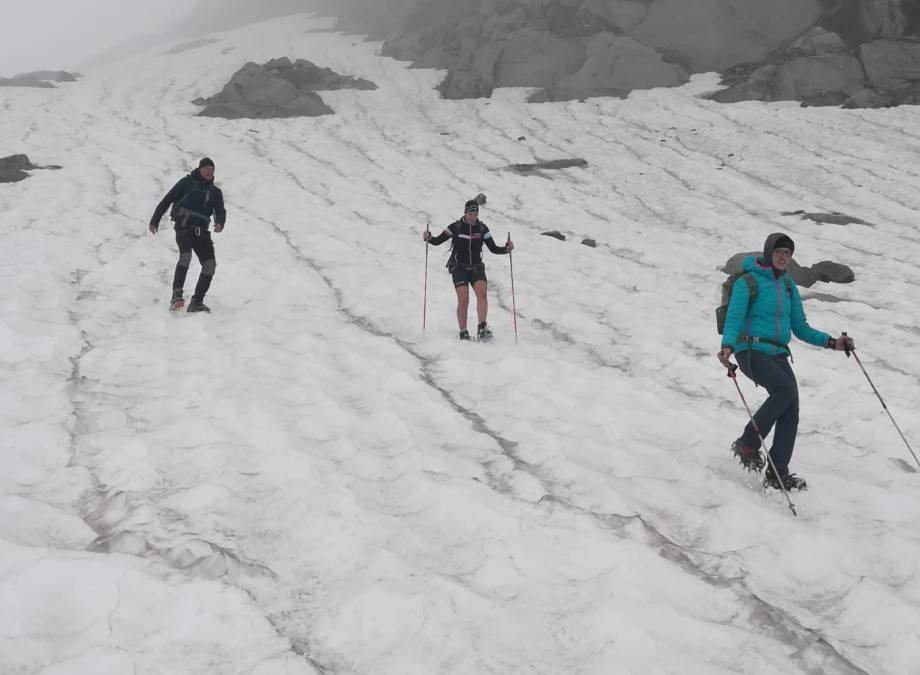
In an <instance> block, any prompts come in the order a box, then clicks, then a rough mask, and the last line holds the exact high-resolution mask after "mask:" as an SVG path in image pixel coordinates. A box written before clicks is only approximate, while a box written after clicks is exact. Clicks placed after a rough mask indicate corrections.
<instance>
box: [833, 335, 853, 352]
mask: <svg viewBox="0 0 920 675" xmlns="http://www.w3.org/2000/svg"><path fill="white" fill-rule="evenodd" d="M827 347H828V349H835V350H837V351H838V352H851V351H853V350H854V349H855V348H856V347H855V346H854V345H853V338H851V337H850V336H848V335H841V336H840V337H837V338H831V339H830V340H828V341H827Z"/></svg>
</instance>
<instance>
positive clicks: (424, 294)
mask: <svg viewBox="0 0 920 675" xmlns="http://www.w3.org/2000/svg"><path fill="white" fill-rule="evenodd" d="M430 228H431V221H430V220H429V221H428V222H427V223H426V224H425V232H427V233H428V237H429V238H430V237H431V229H430ZM428 248H429V246H428V239H426V240H425V285H424V288H423V290H422V332H423V333H424V332H425V325H426V323H427V320H428Z"/></svg>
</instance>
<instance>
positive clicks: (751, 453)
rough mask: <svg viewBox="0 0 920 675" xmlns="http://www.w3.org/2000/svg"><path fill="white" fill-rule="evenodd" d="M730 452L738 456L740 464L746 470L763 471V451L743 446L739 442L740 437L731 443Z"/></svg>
mask: <svg viewBox="0 0 920 675" xmlns="http://www.w3.org/2000/svg"><path fill="white" fill-rule="evenodd" d="M732 454H733V455H734V456H735V457H737V458H738V461H739V462H741V466H743V467H744V468H745V469H747V470H748V471H754V472H756V473H760V472H761V471H763V467H764V465H765V464H766V462H765V461H764V458H763V453H762V452H761V451H760V450H754V449H753V448H748V447H745V446H744V445H742V444H741V440H740V439H739V440H737V441H735V442H734V443H732Z"/></svg>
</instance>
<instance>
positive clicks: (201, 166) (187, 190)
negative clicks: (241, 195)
mask: <svg viewBox="0 0 920 675" xmlns="http://www.w3.org/2000/svg"><path fill="white" fill-rule="evenodd" d="M170 205H172V211H171V212H170V218H171V219H172V221H173V223H175V228H176V244H177V245H178V246H179V262H178V263H176V273H175V275H174V276H173V292H172V299H171V300H170V304H169V308H170V309H171V310H173V311H175V310H180V309H182V307H183V306H184V305H185V301H184V300H183V299H182V289H183V287H184V286H185V277H186V275H187V274H188V268H189V265H190V264H191V262H192V251H194V252H195V255H197V256H198V262H199V263H200V264H201V274H200V275H199V276H198V283H197V284H195V294H194V295H193V296H192V301H191V302H190V303H189V304H188V311H189V312H210V311H211V310H210V309H209V308H208V306H207V305H205V304H204V296H205V293H207V292H208V288H210V286H211V279H213V277H214V271H215V270H216V269H217V261H216V260H215V259H214V243H213V242H212V241H211V232H210V231H209V229H208V228H209V226H210V224H211V216H213V217H214V231H215V232H222V231H223V229H224V223H225V222H226V220H227V212H226V211H225V210H224V195H223V193H222V192H221V191H220V188H219V187H216V186H215V185H214V162H212V161H211V160H210V159H209V158H207V157H205V158H204V159H202V160H201V161H200V162H199V163H198V168H197V169H195V170H194V171H192V172H191V173H190V174H189V175H188V176H185V177H184V178H183V179H182V180H180V181H179V182H178V183H176V184H175V185H174V186H173V188H172V189H171V190H170V191H169V192H167V193H166V196H165V197H163V199H162V200H161V201H160V203H159V204H157V208H156V210H155V211H154V212H153V217H152V218H151V219H150V232H151V233H152V234H156V233H157V230H159V229H160V220H161V219H162V218H163V214H164V213H166V209H168V208H169V207H170Z"/></svg>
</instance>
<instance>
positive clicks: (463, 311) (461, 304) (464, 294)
mask: <svg viewBox="0 0 920 675" xmlns="http://www.w3.org/2000/svg"><path fill="white" fill-rule="evenodd" d="M454 288H455V289H456V291H457V324H458V325H459V326H460V330H461V331H464V330H466V315H467V311H468V309H469V306H470V287H469V286H467V285H466V284H463V285H462V286H455V287H454Z"/></svg>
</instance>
